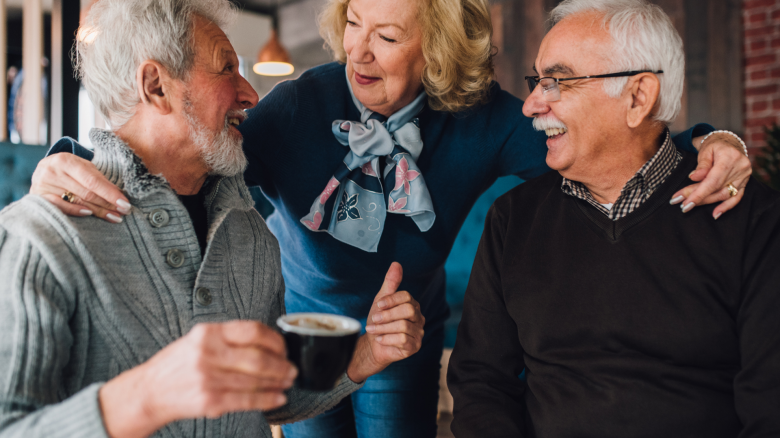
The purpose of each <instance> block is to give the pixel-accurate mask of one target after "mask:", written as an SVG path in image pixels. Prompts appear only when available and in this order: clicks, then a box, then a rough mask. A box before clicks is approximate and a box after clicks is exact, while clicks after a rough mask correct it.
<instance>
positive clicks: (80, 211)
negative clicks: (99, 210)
mask: <svg viewBox="0 0 780 438" xmlns="http://www.w3.org/2000/svg"><path fill="white" fill-rule="evenodd" d="M79 213H81V214H82V216H92V212H91V211H89V210H79Z"/></svg>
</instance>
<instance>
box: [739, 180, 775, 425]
mask: <svg viewBox="0 0 780 438" xmlns="http://www.w3.org/2000/svg"><path fill="white" fill-rule="evenodd" d="M757 186H758V185H757V184H755V183H754V184H753V190H765V191H768V190H769V189H767V188H766V187H757ZM750 233H751V234H752V236H751V237H750V238H749V239H748V241H747V250H746V253H745V255H744V256H743V260H744V265H743V279H744V280H743V284H742V294H741V298H742V299H741V304H740V308H739V312H738V314H737V332H738V335H739V348H740V356H741V369H740V371H739V372H738V373H737V376H736V378H735V379H734V403H735V407H736V410H737V415H738V416H739V418H740V420H741V422H742V425H743V429H742V432H741V433H740V435H739V437H740V438H748V437H751V438H752V437H775V436H780V414H778V413H780V269H778V268H777V262H778V260H780V201H775V202H774V205H772V206H770V207H769V208H768V209H767V210H765V211H764V213H762V214H761V215H759V216H758V219H757V220H756V221H754V222H753V224H751V226H750Z"/></svg>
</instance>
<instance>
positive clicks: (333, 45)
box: [319, 0, 494, 112]
mask: <svg viewBox="0 0 780 438" xmlns="http://www.w3.org/2000/svg"><path fill="white" fill-rule="evenodd" d="M348 6H349V0H328V3H327V4H326V6H325V8H324V9H323V11H322V12H321V13H320V16H319V24H320V35H321V36H322V38H323V39H324V40H325V46H326V47H327V48H328V49H330V51H331V52H333V56H334V58H335V59H336V61H339V62H342V63H345V62H346V61H347V54H346V52H345V51H344V30H345V29H346V26H347V7H348ZM418 16H419V17H420V19H419V24H420V27H421V28H422V40H423V41H422V52H423V56H424V57H425V68H424V69H423V73H422V83H423V87H425V92H426V93H427V94H428V105H429V106H430V107H431V108H432V109H434V110H437V111H448V112H460V111H463V110H466V109H468V108H471V107H473V106H476V105H479V104H482V103H485V102H486V101H487V99H488V93H489V91H490V84H491V82H492V81H493V74H494V71H493V54H494V53H493V45H492V42H491V37H492V35H493V24H492V22H491V20H490V11H489V10H488V4H487V0H421V1H420V13H419V14H418Z"/></svg>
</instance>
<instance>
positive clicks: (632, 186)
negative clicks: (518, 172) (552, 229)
mask: <svg viewBox="0 0 780 438" xmlns="http://www.w3.org/2000/svg"><path fill="white" fill-rule="evenodd" d="M680 161H682V155H681V154H680V152H678V151H677V148H676V147H675V146H674V143H672V136H671V134H670V133H669V130H667V131H666V139H665V140H664V143H663V145H661V148H660V149H659V150H658V152H656V153H655V155H653V157H652V158H650V160H648V161H647V163H645V164H644V165H643V166H642V168H641V169H639V171H638V172H637V173H636V174H634V176H633V177H632V178H631V179H630V180H628V182H627V183H626V185H625V186H623V190H621V192H620V196H619V197H618V199H617V201H615V203H614V205H612V209H607V208H606V207H604V206H603V205H601V204H600V203H599V202H598V201H596V199H595V198H593V195H591V193H590V190H588V188H587V187H585V185H584V184H582V183H580V182H578V181H572V180H569V179H566V178H564V179H563V183H561V190H563V193H566V194H567V195H569V196H574V197H575V198H579V199H582V200H584V201H587V202H588V203H589V204H590V205H592V206H594V207H595V208H596V209H597V210H599V211H600V212H602V213H604V214H605V215H607V217H609V218H610V219H612V220H613V221H615V220H618V219H620V218H623V217H625V216H627V215H628V214H630V213H631V212H632V211H634V210H636V209H637V208H639V206H640V205H642V203H643V202H645V201H646V200H647V198H649V197H650V195H652V194H653V192H655V190H656V189H657V188H658V186H660V185H661V184H663V182H664V181H666V178H668V177H669V175H671V174H672V172H673V171H674V169H675V168H676V167H677V165H678V164H680Z"/></svg>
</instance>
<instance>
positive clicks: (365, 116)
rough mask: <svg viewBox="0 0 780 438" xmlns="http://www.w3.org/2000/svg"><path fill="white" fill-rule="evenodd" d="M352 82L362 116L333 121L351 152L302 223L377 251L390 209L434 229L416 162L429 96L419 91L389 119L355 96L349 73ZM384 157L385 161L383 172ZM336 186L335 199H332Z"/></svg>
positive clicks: (428, 197) (430, 206) (430, 205)
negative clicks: (421, 115) (326, 219)
mask: <svg viewBox="0 0 780 438" xmlns="http://www.w3.org/2000/svg"><path fill="white" fill-rule="evenodd" d="M347 87H348V88H349V93H350V95H351V96H352V101H353V102H354V103H355V106H356V107H357V109H358V110H359V111H360V121H359V122H357V121H351V120H335V121H333V128H332V129H333V135H335V136H336V139H337V140H338V141H339V142H340V143H341V144H343V145H344V146H348V147H349V152H348V153H347V156H346V158H344V161H343V162H342V163H341V165H340V166H339V167H338V168H337V169H336V171H335V172H334V174H333V176H332V177H331V179H330V181H329V182H328V185H327V186H326V187H325V190H323V191H322V193H321V194H320V195H319V196H318V197H317V199H315V200H314V204H312V206H311V210H310V211H309V214H308V215H306V217H304V218H302V219H301V223H302V224H303V225H305V226H306V227H307V228H309V229H310V230H312V231H327V232H328V233H329V234H330V235H331V236H333V237H335V238H336V239H338V240H340V241H342V242H344V243H346V244H348V245H352V246H354V247H356V248H360V249H362V250H363V251H367V252H376V251H377V246H378V245H379V239H380V238H381V237H382V231H383V230H384V227H385V217H386V214H387V213H395V214H404V215H406V216H408V217H410V218H412V220H413V221H414V222H415V224H417V227H418V228H419V229H420V231H422V232H425V231H428V230H430V229H431V227H432V226H433V222H434V220H435V219H436V214H435V213H434V212H433V203H432V202H431V195H430V193H428V186H426V185H425V179H424V178H423V176H422V174H421V173H420V169H419V168H418V167H417V163H416V160H417V158H419V156H420V153H421V152H422V148H423V143H422V138H421V137H420V127H419V120H418V119H417V118H416V117H417V114H419V113H420V111H421V110H422V109H423V107H424V106H425V99H426V97H427V95H426V94H425V92H422V93H420V95H419V96H417V98H416V99H415V100H414V101H413V102H412V103H410V104H409V105H407V106H405V107H403V108H401V109H400V110H399V111H398V112H396V113H395V114H393V115H392V116H390V118H385V117H384V116H382V115H381V114H377V113H375V112H373V111H371V110H370V109H368V108H366V107H365V106H364V105H363V104H362V103H360V101H359V100H357V99H356V98H355V94H354V92H353V91H352V85H351V84H350V83H349V78H347ZM382 157H384V159H385V163H386V166H385V169H384V174H383V175H382V177H380V176H379V175H380V166H379V159H380V158H382ZM383 180H384V181H383ZM336 189H338V193H337V195H336V198H335V199H334V200H333V202H328V200H330V199H331V196H332V195H333V193H334V192H335V191H336ZM327 212H330V222H328V223H327V225H326V224H325V223H323V220H322V219H323V218H324V217H326V216H327V215H326V213H327Z"/></svg>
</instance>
